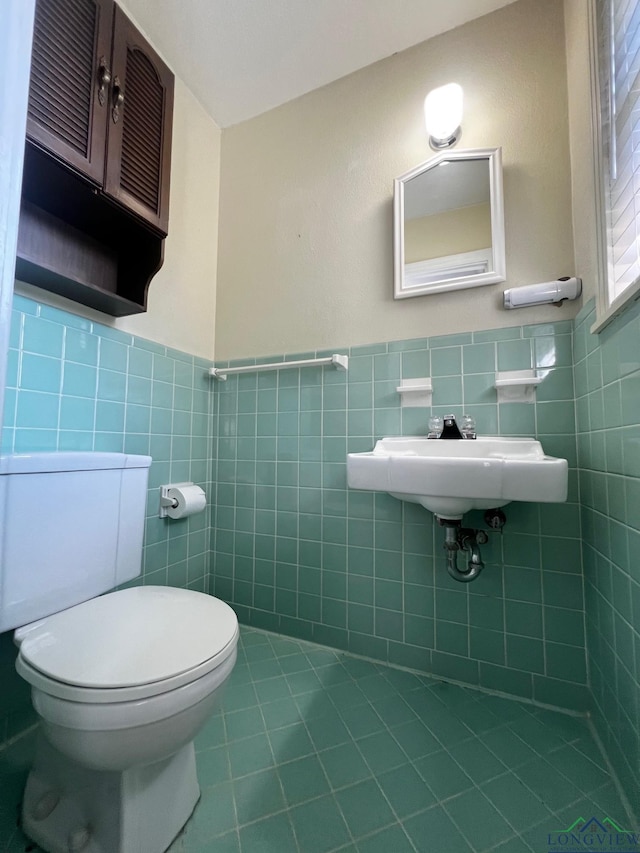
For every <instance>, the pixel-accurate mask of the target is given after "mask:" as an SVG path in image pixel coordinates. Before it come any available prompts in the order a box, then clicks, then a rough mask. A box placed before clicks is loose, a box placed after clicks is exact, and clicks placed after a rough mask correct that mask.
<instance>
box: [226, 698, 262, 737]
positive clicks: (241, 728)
mask: <svg viewBox="0 0 640 853" xmlns="http://www.w3.org/2000/svg"><path fill="white" fill-rule="evenodd" d="M224 724H225V728H226V730H227V740H228V741H229V743H231V741H234V740H241V739H242V738H245V737H251V735H255V734H259V733H260V732H263V731H264V720H263V719H262V711H261V710H260V708H259V707H255V708H246V709H244V710H240V711H231V713H229V714H227V713H225V715H224Z"/></svg>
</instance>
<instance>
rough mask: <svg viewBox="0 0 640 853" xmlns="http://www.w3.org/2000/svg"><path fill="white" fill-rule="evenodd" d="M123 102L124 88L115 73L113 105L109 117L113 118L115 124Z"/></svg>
mask: <svg viewBox="0 0 640 853" xmlns="http://www.w3.org/2000/svg"><path fill="white" fill-rule="evenodd" d="M123 104H124V89H123V88H122V85H121V83H120V78H119V77H118V75H117V74H116V76H115V78H114V80H113V107H112V109H111V118H112V119H113V123H114V124H116V122H117V121H118V119H119V118H120V108H121V107H122V106H123Z"/></svg>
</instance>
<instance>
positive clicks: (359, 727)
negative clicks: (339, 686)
mask: <svg viewBox="0 0 640 853" xmlns="http://www.w3.org/2000/svg"><path fill="white" fill-rule="evenodd" d="M340 716H341V717H342V722H343V723H344V724H345V726H346V727H347V729H348V730H349V734H350V735H351V737H352V738H354V739H358V738H361V737H366V736H367V735H373V734H376V733H377V732H381V731H383V730H384V729H385V728H386V725H385V724H384V723H383V722H382V720H381V719H380V716H379V715H378V714H377V713H376V711H374V709H373V707H372V706H371V705H358V706H357V707H355V708H343V709H342V710H341V711H340Z"/></svg>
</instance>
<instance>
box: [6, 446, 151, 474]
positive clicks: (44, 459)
mask: <svg viewBox="0 0 640 853" xmlns="http://www.w3.org/2000/svg"><path fill="white" fill-rule="evenodd" d="M150 465H151V457H150V456H138V455H136V454H132V453H93V452H90V451H86V452H85V451H62V452H59V453H15V454H7V455H0V474H46V473H54V472H61V471H99V470H105V469H109V468H148V467H149V466H150Z"/></svg>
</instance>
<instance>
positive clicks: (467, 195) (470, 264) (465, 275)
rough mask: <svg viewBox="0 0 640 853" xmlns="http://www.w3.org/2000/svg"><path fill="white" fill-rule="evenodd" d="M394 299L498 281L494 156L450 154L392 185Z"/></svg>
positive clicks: (494, 151)
mask: <svg viewBox="0 0 640 853" xmlns="http://www.w3.org/2000/svg"><path fill="white" fill-rule="evenodd" d="M394 231H395V234H394V240H395V283H394V297H395V298H396V299H403V298H404V297H407V296H422V295H424V294H427V293H439V292H441V291H443V290H458V289H462V288H467V287H479V286H480V285H484V284H494V283H496V282H499V281H504V278H505V258H504V214H503V202H502V168H501V157H500V149H499V148H491V149H476V150H469V151H455V152H452V151H449V152H446V153H443V154H440V155H438V156H437V157H434V158H433V159H432V160H428V161H427V162H426V163H423V164H422V165H420V166H418V167H416V168H415V169H412V170H411V171H410V172H407V173H406V174H405V175H402V176H401V177H400V178H397V179H396V180H395V181H394Z"/></svg>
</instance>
